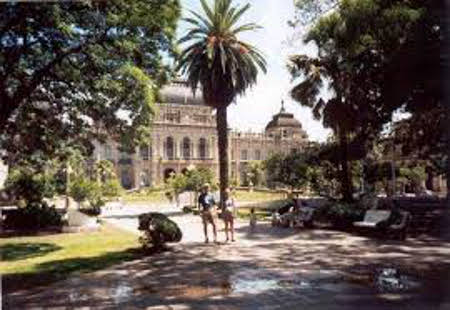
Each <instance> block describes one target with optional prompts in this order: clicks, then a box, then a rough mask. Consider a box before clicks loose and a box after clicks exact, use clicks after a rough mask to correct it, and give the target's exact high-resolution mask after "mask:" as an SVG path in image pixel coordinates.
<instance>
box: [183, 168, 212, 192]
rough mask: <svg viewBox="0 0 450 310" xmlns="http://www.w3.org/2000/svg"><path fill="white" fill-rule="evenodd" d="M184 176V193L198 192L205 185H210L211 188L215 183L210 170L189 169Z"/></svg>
mask: <svg viewBox="0 0 450 310" xmlns="http://www.w3.org/2000/svg"><path fill="white" fill-rule="evenodd" d="M185 176H186V184H185V190H186V191H194V192H199V191H200V190H201V188H202V186H203V185H204V184H205V183H208V184H211V186H212V187H213V186H214V183H215V182H214V181H215V175H214V172H213V171H212V170H211V169H209V168H205V167H199V168H193V169H189V170H188V171H187V172H186V174H185ZM213 190H214V189H213Z"/></svg>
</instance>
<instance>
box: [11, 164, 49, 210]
mask: <svg viewBox="0 0 450 310" xmlns="http://www.w3.org/2000/svg"><path fill="white" fill-rule="evenodd" d="M5 189H6V190H7V191H8V192H10V193H11V194H12V195H13V196H14V197H16V198H17V199H19V200H21V199H23V200H24V201H25V203H26V204H28V203H32V202H41V201H42V200H43V199H44V198H51V197H53V196H54V194H55V193H56V182H55V179H54V177H53V175H51V174H50V173H48V172H46V171H39V170H37V169H35V168H34V167H33V166H30V165H21V166H17V167H14V168H13V169H11V170H10V171H9V173H8V177H7V179H6V182H5Z"/></svg>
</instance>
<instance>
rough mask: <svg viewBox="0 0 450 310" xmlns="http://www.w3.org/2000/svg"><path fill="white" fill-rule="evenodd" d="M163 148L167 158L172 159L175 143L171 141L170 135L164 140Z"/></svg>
mask: <svg viewBox="0 0 450 310" xmlns="http://www.w3.org/2000/svg"><path fill="white" fill-rule="evenodd" d="M164 148H165V152H164V154H165V155H166V158H167V159H173V158H174V157H175V143H174V141H173V138H172V137H167V139H166V141H165V142H164Z"/></svg>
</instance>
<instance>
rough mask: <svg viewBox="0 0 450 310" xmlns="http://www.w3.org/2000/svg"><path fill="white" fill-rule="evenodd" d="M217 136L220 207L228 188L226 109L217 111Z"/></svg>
mask: <svg viewBox="0 0 450 310" xmlns="http://www.w3.org/2000/svg"><path fill="white" fill-rule="evenodd" d="M216 119H217V136H218V140H217V143H218V147H219V180H220V207H222V206H224V202H225V201H224V198H225V190H226V189H227V188H228V123H227V107H226V106H224V107H220V108H218V109H217V114H216Z"/></svg>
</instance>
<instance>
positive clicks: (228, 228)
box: [222, 188, 235, 242]
mask: <svg viewBox="0 0 450 310" xmlns="http://www.w3.org/2000/svg"><path fill="white" fill-rule="evenodd" d="M234 211H235V206H234V199H233V197H232V196H231V192H230V189H229V188H227V189H226V191H225V206H224V208H223V210H222V219H223V221H224V223H225V234H226V238H227V239H226V242H228V241H229V240H230V239H229V236H228V235H229V233H230V232H231V241H232V242H234Z"/></svg>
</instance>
